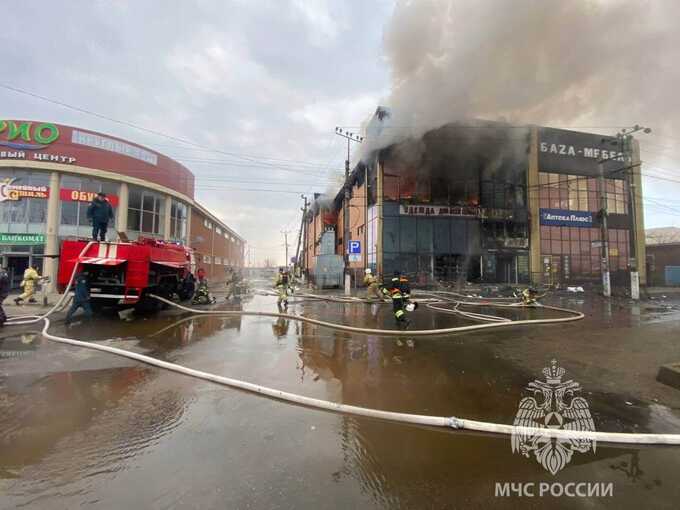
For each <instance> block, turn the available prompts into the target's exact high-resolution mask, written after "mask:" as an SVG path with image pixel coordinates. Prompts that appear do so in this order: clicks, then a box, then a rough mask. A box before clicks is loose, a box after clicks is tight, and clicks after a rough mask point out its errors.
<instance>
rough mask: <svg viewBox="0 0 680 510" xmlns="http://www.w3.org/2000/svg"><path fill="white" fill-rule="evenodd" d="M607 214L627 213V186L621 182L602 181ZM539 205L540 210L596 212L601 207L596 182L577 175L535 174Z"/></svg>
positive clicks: (594, 179) (592, 178) (596, 180)
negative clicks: (536, 176)
mask: <svg viewBox="0 0 680 510" xmlns="http://www.w3.org/2000/svg"><path fill="white" fill-rule="evenodd" d="M605 186H606V190H605V195H606V200H607V211H608V212H609V213H613V214H627V211H628V195H627V187H626V184H625V182H624V181H623V180H621V179H606V182H605ZM539 206H540V207H541V208H543V209H565V210H569V211H591V212H596V211H599V210H600V208H601V204H600V193H599V189H598V179H597V178H595V177H584V176H579V175H562V174H555V173H547V172H540V173H539Z"/></svg>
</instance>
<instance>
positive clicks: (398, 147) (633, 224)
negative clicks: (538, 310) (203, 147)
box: [304, 123, 645, 284]
mask: <svg viewBox="0 0 680 510" xmlns="http://www.w3.org/2000/svg"><path fill="white" fill-rule="evenodd" d="M617 143H618V139H617V138H613V137H606V136H601V135H596V134H592V133H579V132H574V131H566V130H559V129H552V128H543V127H537V126H526V127H517V126H512V127H507V126H505V125H502V124H495V123H479V124H476V125H470V126H468V125H466V126H457V125H451V126H445V127H443V128H440V129H437V130H434V131H431V132H429V133H427V134H425V135H424V136H423V137H422V139H420V140H417V141H416V140H407V141H404V142H400V143H398V144H395V145H393V146H390V147H388V148H386V149H382V150H380V151H379V152H378V153H376V154H375V156H374V158H373V159H372V160H370V161H368V162H365V163H362V164H360V165H359V166H357V168H355V170H354V172H353V173H352V175H351V185H352V188H351V189H352V191H351V195H352V199H351V201H350V206H349V215H350V221H349V223H350V236H351V238H350V241H360V244H361V246H362V247H363V249H362V250H361V253H359V254H355V255H354V256H353V257H352V258H351V259H350V267H351V269H352V271H353V273H354V274H355V275H357V277H358V276H360V273H361V270H362V269H363V268H364V267H370V268H372V269H373V270H374V271H377V272H378V273H380V274H383V275H386V274H391V273H392V272H393V271H396V270H398V271H402V272H404V273H407V274H409V275H411V277H412V278H413V279H414V280H416V281H418V282H420V283H422V284H432V283H435V282H456V281H480V282H490V283H492V282H493V283H510V284H517V283H530V282H533V283H540V282H545V283H557V282H561V283H570V282H582V281H588V280H591V281H598V280H599V278H600V274H601V269H600V267H601V261H602V257H601V246H602V233H601V228H600V227H601V219H600V208H601V194H600V191H599V190H600V188H599V182H598V175H599V167H598V162H600V161H603V172H604V175H605V179H604V187H605V189H604V195H605V197H606V204H607V212H608V223H609V228H608V244H609V262H610V270H611V273H612V279H613V280H614V282H615V283H616V279H617V278H621V279H624V277H627V272H628V271H629V269H630V264H631V260H630V257H631V254H632V253H634V250H633V243H636V247H637V254H638V255H637V257H638V260H642V261H644V260H645V255H644V242H643V241H642V239H643V238H644V236H641V235H638V236H635V235H632V234H631V232H633V233H640V232H643V224H644V222H643V215H642V197H641V192H640V191H638V192H637V193H636V195H635V196H636V197H637V198H636V200H635V201H634V204H631V200H630V196H631V195H630V190H629V185H628V179H629V178H631V177H630V175H629V174H627V173H626V172H632V182H633V183H634V186H635V189H637V190H641V183H640V165H639V157H638V154H639V151H638V149H637V145H635V147H634V151H633V155H632V156H633V164H632V165H629V167H628V168H626V169H624V168H623V166H624V163H623V161H622V160H623V154H622V152H621V149H620V148H619V147H617V146H616V144H617ZM341 193H342V192H341ZM631 207H634V208H635V212H636V214H634V215H633V214H631ZM328 212H331V213H337V214H338V220H337V223H336V225H335V227H334V228H335V231H336V232H337V234H336V239H338V243H337V247H338V249H337V253H338V254H342V251H343V246H344V245H345V243H344V241H342V242H341V239H342V235H343V230H344V229H343V227H344V223H343V221H342V216H343V210H342V195H341V194H338V196H336V198H335V200H334V202H333V203H329V201H328V200H324V201H321V202H317V203H315V204H313V207H312V208H311V210H310V214H309V215H308V218H307V222H306V223H305V225H307V242H306V244H305V248H306V253H305V254H304V255H305V258H304V260H305V263H306V265H307V267H309V266H311V265H313V263H314V261H313V256H314V254H315V253H316V252H315V250H317V246H318V240H317V239H316V238H315V236H316V231H317V230H318V228H315V225H316V224H318V223H319V222H318V219H315V215H317V216H318V215H324V214H328ZM633 218H635V221H634V220H633ZM640 266H641V265H640V264H638V268H639V271H640V280H641V282H642V283H644V281H645V274H644V273H645V270H644V267H640ZM642 266H644V264H642ZM624 273H625V275H624Z"/></svg>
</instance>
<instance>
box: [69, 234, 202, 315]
mask: <svg viewBox="0 0 680 510" xmlns="http://www.w3.org/2000/svg"><path fill="white" fill-rule="evenodd" d="M88 243H90V245H89V247H88V248H87V250H85V252H84V253H83V250H84V249H85V248H86V247H87V246H88ZM76 264H78V270H77V272H78V273H80V272H87V274H88V278H89V281H90V296H91V300H92V303H93V305H98V304H99V305H103V304H107V303H109V304H120V305H139V304H142V303H143V302H144V301H145V299H144V297H145V295H146V294H149V293H153V294H158V295H160V296H164V297H172V295H173V294H174V293H177V292H178V291H179V289H180V283H181V281H182V279H183V278H184V275H185V274H186V272H188V271H191V270H192V268H193V267H195V262H194V255H193V250H192V249H191V248H188V247H186V246H183V245H179V244H175V243H169V242H164V241H159V240H157V239H148V238H140V239H139V240H137V241H131V242H113V243H107V242H97V241H85V240H73V241H71V240H66V241H63V243H62V245H61V254H60V257H59V273H58V276H57V286H58V290H59V292H64V290H65V289H66V286H67V285H68V282H69V280H70V278H71V275H72V273H73V268H74V267H75V266H76ZM156 303H157V302H156Z"/></svg>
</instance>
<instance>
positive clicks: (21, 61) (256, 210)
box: [0, 0, 680, 263]
mask: <svg viewBox="0 0 680 510" xmlns="http://www.w3.org/2000/svg"><path fill="white" fill-rule="evenodd" d="M393 8H394V6H393V4H392V2H391V1H388V0H385V1H378V0H373V1H363V0H343V1H331V0H310V1H309V2H305V1H303V0H290V1H285V0H272V1H265V0H262V1H259V0H258V1H255V0H235V1H225V0H203V1H195V2H184V1H181V2H180V1H160V0H158V1H141V0H137V1H116V2H113V1H112V2H104V1H93V0H82V1H75V0H73V1H68V2H40V1H25V2H21V3H15V4H14V5H13V6H12V8H11V9H4V11H3V30H2V31H0V62H1V63H2V64H1V65H2V73H1V74H0V83H2V84H5V85H11V86H13V87H17V88H20V89H24V90H27V91H30V92H33V93H36V94H40V95H43V96H47V97H49V98H52V99H55V100H58V101H62V102H64V103H68V104H72V105H75V106H78V107H80V108H84V109H87V110H91V111H93V112H97V113H100V114H103V115H106V116H110V117H113V118H116V119H121V120H125V121H127V122H131V123H133V124H136V125H139V126H143V127H146V128H149V129H153V130H157V131H160V132H163V133H167V134H169V135H172V136H176V137H181V138H183V139H188V140H191V141H193V142H196V143H198V144H200V145H203V146H209V147H211V148H213V149H215V151H204V150H198V149H196V148H195V147H191V146H187V145H183V144H181V143H177V142H173V141H171V140H169V139H165V138H163V137H160V136H155V135H151V134H148V133H144V132H140V131H137V130H135V129H132V128H129V127H124V126H121V125H119V124H116V123H112V122H109V121H107V120H103V119H100V118H97V117H93V116H89V115H86V114H84V113H80V112H77V111H73V110H70V109H68V108H64V107H61V106H57V105H54V104H50V103H49V102H45V101H42V100H39V99H36V98H33V97H29V96H26V95H21V94H17V93H15V92H11V91H8V90H4V89H0V98H1V100H2V105H3V107H2V111H1V112H0V118H26V119H36V120H44V121H54V122H59V123H65V124H71V125H75V126H80V127H83V128H89V129H93V130H97V131H101V132H104V133H109V134H112V135H116V136H120V137H122V138H125V139H129V140H132V141H135V142H138V143H142V144H144V145H147V146H149V147H152V148H154V149H156V150H158V151H160V152H162V153H164V154H166V155H168V156H170V157H173V158H175V159H178V160H180V161H182V162H183V163H184V164H185V165H186V166H188V167H189V168H190V169H191V170H192V172H193V173H194V174H195V175H196V184H197V192H196V196H197V199H198V200H199V201H200V202H201V203H203V204H204V205H205V206H207V207H208V208H209V209H210V210H212V211H213V212H214V213H215V214H217V215H218V216H220V217H221V218H222V219H223V220H224V221H225V222H226V223H227V224H229V225H230V226H231V227H233V228H234V229H235V230H236V231H237V232H239V233H240V234H241V235H242V236H243V237H244V238H246V240H247V241H248V242H249V244H250V246H251V247H253V248H254V249H255V252H254V253H255V256H254V259H255V261H258V262H259V261H262V260H263V258H264V257H265V256H269V257H270V258H272V257H273V258H275V259H276V260H277V262H279V263H280V262H282V261H283V247H282V243H283V236H282V235H281V234H280V231H281V230H291V231H294V232H295V233H297V229H298V227H299V221H300V211H299V207H300V205H301V203H302V201H301V199H300V196H299V195H300V193H308V194H311V193H312V192H314V191H324V190H328V189H332V190H334V191H335V190H337V189H338V186H339V184H338V182H339V178H340V177H341V175H342V172H343V160H344V153H345V150H346V148H345V144H344V143H343V142H344V140H343V139H340V138H339V137H338V136H336V135H335V134H334V128H335V126H345V127H349V126H352V127H357V126H359V125H360V124H361V123H362V122H363V121H364V120H366V118H367V117H368V116H370V115H371V114H372V113H373V111H374V110H375V107H376V105H377V104H378V103H381V102H384V101H385V100H386V98H388V97H389V94H390V90H391V85H390V79H391V75H390V67H389V65H388V64H389V59H388V58H386V56H385V55H386V54H388V53H387V52H386V48H385V43H384V37H383V34H384V31H385V27H386V26H387V25H388V23H389V20H390V19H391V16H392V11H393ZM416 39H417V38H416ZM410 40H413V42H414V44H415V43H417V42H418V41H417V40H415V39H413V38H411V39H410ZM406 43H407V44H408V41H406ZM392 58H393V59H394V55H393V54H392ZM555 65H559V61H557V62H556V63H555ZM592 99H593V101H596V100H597V98H592ZM673 107H675V108H676V109H677V103H676V104H675V105H669V108H673ZM635 120H636V119H632V121H635ZM667 134H668V133H667ZM670 134H673V135H675V133H670ZM651 140H653V141H651ZM650 142H651V143H654V144H656V145H655V146H648V148H651V149H654V152H655V154H652V157H654V158H656V161H662V163H663V165H664V166H665V167H671V169H672V168H674V167H673V166H672V165H673V164H674V163H673V161H672V158H671V159H669V157H668V155H669V151H671V153H672V150H673V147H674V146H675V145H676V144H677V140H676V139H674V138H672V137H666V138H656V139H654V138H652V139H650ZM225 152H228V153H231V155H227V154H224V153H225ZM658 164H661V163H658ZM676 167H677V165H676ZM669 175H671V174H669ZM679 175H680V174H679ZM678 179H680V176H679V177H678ZM645 184H646V186H647V188H648V189H649V190H651V192H650V193H649V195H650V196H653V197H654V199H655V200H656V202H655V204H654V205H653V207H647V208H646V221H647V225H648V226H665V225H676V226H680V222H678V219H679V216H680V211H678V210H677V209H674V208H675V207H678V208H679V209H680V200H678V197H677V195H676V193H674V192H672V191H673V190H674V189H675V190H677V189H678V186H677V185H673V186H674V187H673V188H669V183H668V182H663V181H658V180H657V181H655V182H653V181H651V180H647V181H645ZM647 188H646V191H647ZM252 189H266V190H273V191H259V192H254V191H247V190H252ZM284 191H285V193H284ZM652 193H653V194H652ZM659 201H661V202H659ZM659 203H661V204H662V205H659ZM664 207H665V208H664ZM669 207H670V208H671V209H668V208H669ZM294 237H295V236H294V235H291V236H289V240H290V241H291V243H292V241H294Z"/></svg>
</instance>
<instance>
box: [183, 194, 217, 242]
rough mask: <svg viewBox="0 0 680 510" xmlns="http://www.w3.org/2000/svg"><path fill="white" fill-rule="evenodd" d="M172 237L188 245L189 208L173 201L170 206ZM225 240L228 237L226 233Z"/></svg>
mask: <svg viewBox="0 0 680 510" xmlns="http://www.w3.org/2000/svg"><path fill="white" fill-rule="evenodd" d="M170 216H171V218H170V237H171V239H173V240H174V241H180V242H182V243H186V241H187V240H186V236H187V206H186V205H185V204H183V203H182V202H178V201H176V200H172V203H171V204H170ZM225 238H227V235H226V233H225Z"/></svg>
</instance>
